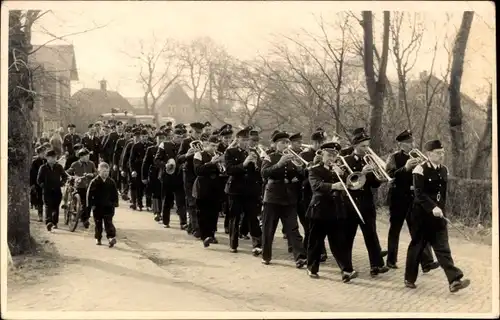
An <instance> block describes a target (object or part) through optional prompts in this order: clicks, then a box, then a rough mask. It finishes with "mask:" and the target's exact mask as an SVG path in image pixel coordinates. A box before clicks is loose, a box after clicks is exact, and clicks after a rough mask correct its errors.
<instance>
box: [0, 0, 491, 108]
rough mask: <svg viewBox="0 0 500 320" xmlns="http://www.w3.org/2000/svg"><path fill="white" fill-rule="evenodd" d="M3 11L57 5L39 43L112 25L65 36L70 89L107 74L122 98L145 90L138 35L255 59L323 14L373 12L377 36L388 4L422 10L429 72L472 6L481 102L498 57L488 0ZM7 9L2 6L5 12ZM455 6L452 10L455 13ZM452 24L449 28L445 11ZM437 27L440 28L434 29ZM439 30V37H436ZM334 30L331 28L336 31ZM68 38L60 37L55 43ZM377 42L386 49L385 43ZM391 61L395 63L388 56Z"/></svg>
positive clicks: (473, 81)
mask: <svg viewBox="0 0 500 320" xmlns="http://www.w3.org/2000/svg"><path fill="white" fill-rule="evenodd" d="M3 6H4V8H3V9H5V7H6V8H14V7H20V6H22V8H25V9H26V8H40V9H52V13H49V14H47V15H45V16H44V17H43V18H41V19H40V21H39V25H38V26H37V28H36V30H37V32H36V33H35V34H34V35H33V43H35V44H41V43H44V42H46V41H47V40H50V39H52V37H51V36H48V35H47V34H46V32H41V30H42V28H45V29H46V30H48V31H50V32H51V33H52V34H55V35H58V36H60V35H65V34H69V33H73V32H79V31H82V30H86V29H90V28H92V27H93V26H94V25H104V24H108V26H107V27H105V28H102V29H99V30H94V31H92V32H89V33H85V34H80V35H76V36H71V37H69V38H66V39H65V40H66V41H65V42H66V43H68V42H69V43H72V44H73V45H74V47H75V51H76V63H77V67H78V70H79V77H80V81H79V82H78V83H74V85H73V92H75V91H76V90H78V89H80V88H82V87H94V88H97V87H98V80H100V79H102V78H105V79H106V80H107V81H108V87H109V88H110V89H114V90H118V91H120V93H121V94H122V95H123V96H126V97H130V96H141V95H142V90H141V86H140V84H138V83H137V81H136V79H137V76H138V72H139V70H138V67H134V66H133V65H131V59H130V58H128V57H126V56H125V55H124V54H123V53H121V52H120V51H122V50H125V49H127V50H131V51H132V52H133V51H134V50H137V45H136V44H137V43H138V41H139V39H144V40H147V39H148V38H150V37H151V35H152V32H154V33H155V35H156V37H159V38H167V37H168V38H174V39H177V40H179V41H189V40H190V39H193V38H196V37H199V36H210V37H211V38H213V39H214V40H215V41H216V42H218V43H220V44H222V45H223V46H224V47H226V49H227V50H228V52H229V53H230V54H232V55H234V56H236V57H237V58H241V59H247V58H252V57H254V56H255V55H256V54H258V53H259V52H262V53H265V52H266V50H268V49H269V48H270V43H269V42H270V40H271V39H272V37H271V35H272V34H291V33H294V32H295V30H297V29H300V28H304V29H306V30H310V31H311V32H316V31H317V23H316V22H315V18H314V16H313V15H320V14H321V15H322V16H323V17H324V18H325V19H328V18H331V17H334V16H335V12H336V11H341V10H351V11H354V12H355V13H357V14H359V13H360V11H361V10H362V9H373V10H374V14H375V19H376V20H375V21H376V27H377V29H376V32H378V34H376V35H375V36H376V38H377V39H378V40H380V38H379V37H378V36H379V34H380V31H379V30H380V23H377V22H378V21H379V19H380V17H381V14H380V11H381V10H383V9H389V10H401V11H415V10H419V11H422V14H423V15H425V21H426V29H427V30H428V32H426V34H425V36H424V39H423V43H422V47H421V51H420V54H419V59H418V61H417V63H416V65H415V68H414V69H415V70H414V71H415V72H416V73H418V72H420V71H423V70H426V69H429V67H430V61H431V58H432V56H431V55H430V53H429V52H430V50H431V48H432V47H433V44H434V41H435V37H436V36H439V37H442V35H444V34H445V33H448V34H450V35H453V34H454V30H455V29H456V28H458V26H459V24H460V20H461V11H463V10H474V11H475V12H476V14H475V16H474V21H473V26H472V30H471V34H470V37H469V43H468V50H467V54H466V65H465V70H464V76H463V82H462V89H463V91H464V92H466V93H468V94H469V95H471V97H473V98H474V99H476V100H478V102H480V103H482V102H484V100H485V99H486V96H487V93H488V87H487V82H486V79H493V78H494V70H495V68H496V62H495V39H494V32H495V31H494V29H493V28H495V14H494V7H493V5H492V4H491V3H489V2H459V3H453V2H443V3H441V2H421V3H416V2H399V3H376V4H375V3H374V2H365V3H363V2H342V3H339V2H329V1H323V2H309V1H302V2H299V1H297V2H267V3H265V2H233V3H230V1H220V2H196V3H194V2H145V1H140V2H135V1H133V2H125V1H119V2H100V1H89V2H76V1H75V2H72V1H67V2H62V1H61V2H45V1H37V2H31V3H29V2H21V3H16V2H8V1H7V2H3ZM2 11H3V10H2ZM452 11H453V12H452ZM447 12H448V13H449V14H451V17H452V19H451V23H450V24H448V25H446V23H445V22H446V14H447ZM435 26H437V31H435V30H436V27H435ZM439 33H440V34H439ZM333 34H334V33H332V35H333ZM57 43H64V42H61V41H55V42H53V44H57ZM378 47H379V48H380V47H381V43H380V41H379V42H378ZM390 61H392V60H390ZM446 63H447V54H446V52H445V51H444V50H443V48H442V47H441V46H440V48H439V51H438V57H437V62H436V64H437V66H438V67H439V68H444V66H445V65H446ZM388 72H389V75H390V76H392V77H394V75H395V68H394V66H393V64H392V63H390V64H389V70H388Z"/></svg>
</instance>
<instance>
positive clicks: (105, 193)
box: [87, 176, 118, 214]
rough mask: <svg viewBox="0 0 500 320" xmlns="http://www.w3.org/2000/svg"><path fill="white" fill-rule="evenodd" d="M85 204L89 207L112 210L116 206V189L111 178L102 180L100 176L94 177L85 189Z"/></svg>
mask: <svg viewBox="0 0 500 320" xmlns="http://www.w3.org/2000/svg"><path fill="white" fill-rule="evenodd" d="M87 205H88V207H89V208H92V207H97V208H99V209H104V210H106V211H108V210H109V212H114V208H115V207H118V189H117V188H116V185H115V182H114V181H113V179H111V178H107V179H106V180H103V179H102V178H101V176H97V177H95V178H94V179H93V180H92V181H91V182H90V185H89V189H88V191H87ZM94 214H95V212H94Z"/></svg>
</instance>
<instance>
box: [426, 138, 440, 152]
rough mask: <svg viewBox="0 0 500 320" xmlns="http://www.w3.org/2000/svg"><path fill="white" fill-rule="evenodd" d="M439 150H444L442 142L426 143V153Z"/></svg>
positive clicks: (432, 141)
mask: <svg viewBox="0 0 500 320" xmlns="http://www.w3.org/2000/svg"><path fill="white" fill-rule="evenodd" d="M437 149H443V144H442V143H441V141H440V140H430V141H427V142H426V143H425V146H424V150H425V151H434V150H437Z"/></svg>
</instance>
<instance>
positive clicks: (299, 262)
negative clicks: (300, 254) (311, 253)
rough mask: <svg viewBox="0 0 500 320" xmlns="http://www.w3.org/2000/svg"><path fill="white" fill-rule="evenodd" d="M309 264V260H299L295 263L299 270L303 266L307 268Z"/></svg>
mask: <svg viewBox="0 0 500 320" xmlns="http://www.w3.org/2000/svg"><path fill="white" fill-rule="evenodd" d="M306 263H307V260H306V259H304V258H299V259H297V261H295V266H296V267H297V269H301V268H302V267H303V266H305V265H306Z"/></svg>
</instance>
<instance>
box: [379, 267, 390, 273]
mask: <svg viewBox="0 0 500 320" xmlns="http://www.w3.org/2000/svg"><path fill="white" fill-rule="evenodd" d="M388 271H389V268H387V267H386V266H381V267H379V268H378V273H387V272H388Z"/></svg>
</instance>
